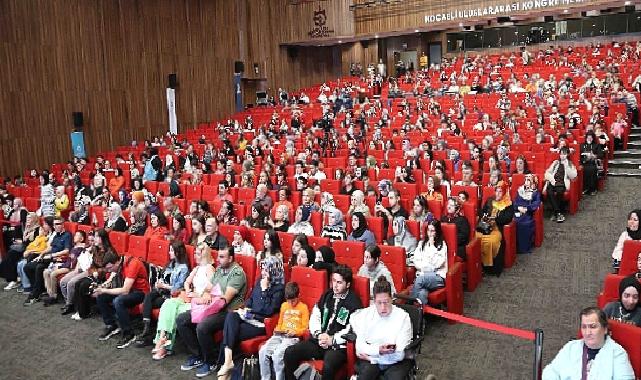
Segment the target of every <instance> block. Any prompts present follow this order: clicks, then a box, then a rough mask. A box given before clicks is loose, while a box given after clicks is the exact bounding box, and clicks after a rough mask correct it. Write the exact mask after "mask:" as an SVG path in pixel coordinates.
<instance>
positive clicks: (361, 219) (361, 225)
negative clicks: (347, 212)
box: [352, 212, 367, 239]
mask: <svg viewBox="0 0 641 380" xmlns="http://www.w3.org/2000/svg"><path fill="white" fill-rule="evenodd" d="M354 216H355V217H357V218H358V228H357V229H355V230H353V231H352V236H353V237H354V238H356V239H358V238H359V237H361V236H362V235H363V233H364V232H365V231H366V230H367V220H366V219H365V215H363V213H362V212H355V213H354V214H352V217H354Z"/></svg>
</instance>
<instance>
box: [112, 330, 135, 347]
mask: <svg viewBox="0 0 641 380" xmlns="http://www.w3.org/2000/svg"><path fill="white" fill-rule="evenodd" d="M135 340H136V336H135V335H134V334H132V333H131V332H128V333H124V332H123V334H122V337H121V338H120V340H119V341H118V345H117V346H116V348H119V349H122V348H126V347H128V346H129V345H130V344H132V343H133V342H134V341H135Z"/></svg>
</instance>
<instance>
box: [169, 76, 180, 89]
mask: <svg viewBox="0 0 641 380" xmlns="http://www.w3.org/2000/svg"><path fill="white" fill-rule="evenodd" d="M167 87H169V88H173V89H175V88H176V87H178V76H177V75H176V73H171V74H169V75H168V76H167Z"/></svg>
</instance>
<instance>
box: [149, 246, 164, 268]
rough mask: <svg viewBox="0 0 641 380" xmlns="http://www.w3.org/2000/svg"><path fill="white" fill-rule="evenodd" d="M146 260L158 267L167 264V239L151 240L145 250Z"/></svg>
mask: <svg viewBox="0 0 641 380" xmlns="http://www.w3.org/2000/svg"><path fill="white" fill-rule="evenodd" d="M147 261H148V262H149V263H151V264H154V265H158V266H160V267H165V266H167V263H169V241H167V240H151V241H150V242H149V249H148V251H147Z"/></svg>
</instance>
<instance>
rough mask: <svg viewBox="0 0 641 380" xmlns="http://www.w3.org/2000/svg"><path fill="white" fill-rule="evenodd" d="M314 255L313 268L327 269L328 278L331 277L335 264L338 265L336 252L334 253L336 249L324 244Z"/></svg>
mask: <svg viewBox="0 0 641 380" xmlns="http://www.w3.org/2000/svg"><path fill="white" fill-rule="evenodd" d="M314 256H315V257H314V263H313V264H312V268H314V269H315V270H325V271H327V276H328V279H331V278H332V272H333V271H334V266H336V254H335V253H334V250H333V249H332V248H330V247H328V246H326V245H324V246H322V247H320V248H318V251H316V252H315V255H314Z"/></svg>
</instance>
